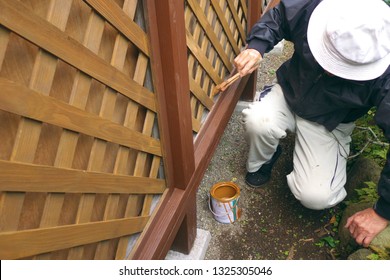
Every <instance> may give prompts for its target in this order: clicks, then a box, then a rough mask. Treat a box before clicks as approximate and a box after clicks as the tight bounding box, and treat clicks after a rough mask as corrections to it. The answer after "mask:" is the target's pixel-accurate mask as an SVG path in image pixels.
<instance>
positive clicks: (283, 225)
mask: <svg viewBox="0 0 390 280" xmlns="http://www.w3.org/2000/svg"><path fill="white" fill-rule="evenodd" d="M292 52H293V46H292V45H291V44H290V43H289V42H286V43H285V46H284V48H283V53H282V54H272V53H270V54H267V55H265V57H264V59H263V62H262V64H261V67H260V69H259V71H258V85H257V88H258V89H259V90H260V89H261V88H263V86H264V85H265V84H270V83H271V82H272V80H273V79H274V78H275V71H276V69H277V68H278V67H279V65H280V64H281V63H283V62H284V61H285V60H286V59H288V58H289V57H290V56H291V54H292ZM240 119H241V114H240V112H238V111H237V112H235V113H234V114H233V115H232V117H231V119H230V122H229V124H228V126H227V128H226V130H225V133H224V135H223V136H222V139H221V141H220V143H219V145H218V147H217V150H216V151H215V154H214V156H213V159H212V160H211V163H210V165H209V167H208V169H207V171H206V173H205V176H204V178H203V180H202V182H201V185H200V187H199V189H198V193H197V202H198V205H197V212H198V213H197V216H198V228H201V229H204V230H207V231H209V232H210V234H211V241H210V244H209V246H208V250H207V252H206V257H205V258H206V259H208V260H227V259H235V260H251V259H260V260H261V259H263V260H280V259H303V260H326V259H335V258H338V256H337V252H336V249H335V248H332V247H334V244H333V242H334V241H336V244H337V236H336V234H335V232H334V229H333V228H335V227H336V224H333V223H331V219H332V217H334V216H335V215H336V214H337V213H338V209H337V208H333V209H327V210H322V211H314V210H309V209H307V208H304V207H303V206H302V205H301V204H300V203H299V202H298V201H297V200H296V199H295V198H294V196H293V195H292V194H291V192H290V190H289V188H288V186H287V182H286V175H287V174H288V173H290V172H291V170H292V153H293V147H294V135H292V134H291V135H288V137H286V138H285V139H283V141H282V142H281V145H282V149H283V153H282V155H281V156H280V158H279V160H278V161H277V163H276V165H275V166H274V169H273V172H272V178H271V180H270V181H269V182H268V183H267V184H265V185H264V187H261V188H260V189H253V188H250V187H248V186H247V185H246V184H245V181H244V177H245V174H246V169H245V162H246V158H247V153H248V147H247V143H246V141H245V139H244V133H243V126H242V124H241V122H240ZM224 181H233V182H235V183H236V184H237V185H238V186H239V187H240V191H241V192H240V198H239V202H238V206H239V208H241V210H242V215H241V217H240V218H239V219H237V220H236V221H235V222H234V223H232V224H223V223H220V222H218V221H217V220H216V219H214V216H213V214H212V212H211V211H210V209H209V199H210V198H209V197H210V195H209V191H210V189H211V187H212V186H213V185H214V184H216V183H218V182H224ZM333 221H334V220H332V222H333Z"/></svg>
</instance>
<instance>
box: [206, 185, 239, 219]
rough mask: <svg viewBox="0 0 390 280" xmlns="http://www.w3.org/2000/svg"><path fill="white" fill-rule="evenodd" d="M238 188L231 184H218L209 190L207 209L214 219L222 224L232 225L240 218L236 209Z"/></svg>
mask: <svg viewBox="0 0 390 280" xmlns="http://www.w3.org/2000/svg"><path fill="white" fill-rule="evenodd" d="M239 198H240V188H239V186H237V185H236V184H235V183H233V182H219V183H217V184H215V185H214V186H213V187H212V188H211V189H210V201H209V208H210V211H211V212H212V213H213V215H214V218H215V219H216V220H217V221H218V222H220V223H224V224H229V223H234V222H235V221H236V220H237V219H239V218H240V216H241V209H239V208H238V200H239Z"/></svg>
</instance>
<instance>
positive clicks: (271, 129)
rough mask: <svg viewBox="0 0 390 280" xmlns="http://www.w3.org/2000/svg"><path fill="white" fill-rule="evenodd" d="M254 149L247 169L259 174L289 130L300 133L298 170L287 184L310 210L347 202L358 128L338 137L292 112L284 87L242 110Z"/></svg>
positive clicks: (349, 126)
mask: <svg viewBox="0 0 390 280" xmlns="http://www.w3.org/2000/svg"><path fill="white" fill-rule="evenodd" d="M242 114H243V122H244V124H245V131H246V139H247V141H248V144H249V156H248V161H247V170H248V171H249V172H255V171H257V170H258V169H259V168H260V167H261V166H262V165H263V164H264V163H266V162H267V161H269V160H270V159H271V158H272V155H273V154H274V152H275V150H276V148H277V146H278V144H279V141H280V139H282V138H284V137H286V135H287V131H290V132H295V133H296V139H295V148H294V158H293V163H294V169H293V171H292V172H291V173H290V174H289V175H287V183H288V186H289V188H290V190H291V192H292V193H293V194H294V196H295V197H296V198H297V199H298V200H299V201H300V202H301V203H302V205H304V206H305V207H307V208H310V209H325V208H329V207H332V206H334V205H336V204H338V203H339V202H341V201H342V200H343V199H344V198H345V196H346V194H347V193H346V191H345V189H344V185H345V182H346V177H347V176H346V164H347V157H348V154H349V143H350V142H351V137H350V136H351V133H352V131H353V129H354V127H355V125H354V124H353V123H346V124H340V125H338V126H337V128H336V129H334V130H333V131H332V132H329V131H328V130H327V129H326V128H325V127H324V126H322V125H320V124H317V123H315V122H311V121H307V120H304V119H302V118H300V117H299V116H297V115H295V114H294V113H293V112H291V110H290V108H289V106H288V105H287V103H286V100H285V99H284V96H283V92H282V90H281V88H280V86H279V85H278V84H276V85H274V86H273V88H272V89H271V91H270V92H269V93H268V94H267V95H265V96H264V97H262V98H261V101H255V102H253V103H252V104H250V105H249V108H247V109H244V110H243V111H242Z"/></svg>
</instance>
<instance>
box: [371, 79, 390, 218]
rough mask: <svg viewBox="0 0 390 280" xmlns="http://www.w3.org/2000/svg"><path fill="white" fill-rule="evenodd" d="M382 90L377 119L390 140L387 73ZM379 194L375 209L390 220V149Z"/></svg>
mask: <svg viewBox="0 0 390 280" xmlns="http://www.w3.org/2000/svg"><path fill="white" fill-rule="evenodd" d="M381 90H382V91H383V93H382V94H384V95H385V96H384V98H383V99H382V101H381V102H380V104H379V105H378V107H377V111H376V115H375V121H376V123H377V124H378V126H379V127H380V128H382V129H383V132H384V135H385V136H386V138H387V140H388V141H390V75H387V79H386V80H385V82H384V83H383V84H382V85H381ZM378 194H379V199H378V201H377V202H376V203H375V205H374V210H375V212H376V213H377V214H378V215H379V216H381V217H383V218H385V219H387V220H390V150H388V151H387V159H386V163H385V166H384V168H383V170H382V173H381V176H380V178H379V182H378Z"/></svg>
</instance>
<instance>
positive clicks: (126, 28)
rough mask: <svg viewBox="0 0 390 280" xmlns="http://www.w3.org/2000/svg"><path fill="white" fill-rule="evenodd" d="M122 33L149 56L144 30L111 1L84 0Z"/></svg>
mask: <svg viewBox="0 0 390 280" xmlns="http://www.w3.org/2000/svg"><path fill="white" fill-rule="evenodd" d="M84 1H85V2H87V3H88V4H90V5H91V6H92V7H93V8H94V9H95V10H96V11H97V12H98V13H100V14H101V15H102V16H103V17H104V18H105V19H106V20H108V21H109V22H110V23H111V24H112V25H113V26H114V27H115V28H117V29H118V30H119V31H120V32H122V33H123V35H125V36H126V37H127V38H128V39H129V40H130V41H131V42H133V43H134V45H136V46H137V47H138V48H139V49H140V50H141V51H142V52H143V53H144V54H145V55H147V56H149V53H150V50H149V41H148V39H147V36H146V34H145V32H144V31H143V30H142V29H141V28H140V27H139V26H138V25H137V24H135V23H134V21H132V20H131V19H130V18H129V17H128V16H127V15H126V14H125V13H124V12H123V11H122V10H121V9H120V8H119V6H118V5H116V4H115V3H114V2H112V1H104V0H84Z"/></svg>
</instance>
